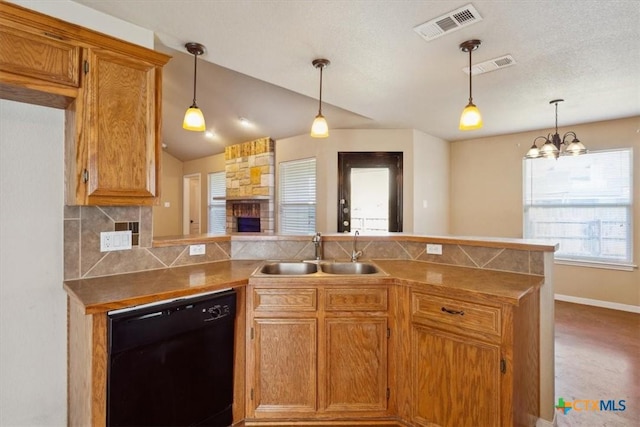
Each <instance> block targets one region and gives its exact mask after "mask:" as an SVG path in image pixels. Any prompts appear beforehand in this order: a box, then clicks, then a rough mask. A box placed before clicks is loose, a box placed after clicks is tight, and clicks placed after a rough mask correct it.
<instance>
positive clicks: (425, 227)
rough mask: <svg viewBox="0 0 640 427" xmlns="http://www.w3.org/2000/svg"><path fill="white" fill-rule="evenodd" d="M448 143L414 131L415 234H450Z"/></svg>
mask: <svg viewBox="0 0 640 427" xmlns="http://www.w3.org/2000/svg"><path fill="white" fill-rule="evenodd" d="M449 174H450V171H449V143H448V142H447V141H445V140H442V139H440V138H436V137H434V136H431V135H429V134H426V133H424V132H421V131H418V130H414V131H413V232H414V233H415V234H429V235H444V234H448V233H449Z"/></svg>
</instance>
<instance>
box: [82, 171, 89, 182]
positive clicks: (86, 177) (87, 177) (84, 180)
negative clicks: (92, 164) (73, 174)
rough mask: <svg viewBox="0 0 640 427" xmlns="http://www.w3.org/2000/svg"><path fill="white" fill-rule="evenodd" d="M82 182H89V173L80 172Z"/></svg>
mask: <svg viewBox="0 0 640 427" xmlns="http://www.w3.org/2000/svg"><path fill="white" fill-rule="evenodd" d="M82 182H89V171H88V170H86V169H84V170H83V171H82Z"/></svg>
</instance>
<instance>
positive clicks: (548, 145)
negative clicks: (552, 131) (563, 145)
mask: <svg viewBox="0 0 640 427" xmlns="http://www.w3.org/2000/svg"><path fill="white" fill-rule="evenodd" d="M540 152H541V153H542V157H545V158H551V157H553V158H556V159H557V158H558V155H559V154H560V151H558V148H557V147H556V146H555V145H553V143H552V142H551V141H547V142H545V144H544V145H543V146H542V148H541V149H540Z"/></svg>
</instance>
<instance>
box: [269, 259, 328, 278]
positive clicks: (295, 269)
mask: <svg viewBox="0 0 640 427" xmlns="http://www.w3.org/2000/svg"><path fill="white" fill-rule="evenodd" d="M317 271H318V265H317V264H313V263H309V262H270V263H267V264H265V265H263V266H262V268H260V273H262V274H279V275H292V276H295V275H303V274H313V273H316V272H317Z"/></svg>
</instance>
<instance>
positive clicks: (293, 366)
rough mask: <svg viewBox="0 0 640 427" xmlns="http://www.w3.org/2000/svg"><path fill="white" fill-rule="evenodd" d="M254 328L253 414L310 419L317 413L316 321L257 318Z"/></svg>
mask: <svg viewBox="0 0 640 427" xmlns="http://www.w3.org/2000/svg"><path fill="white" fill-rule="evenodd" d="M253 328H254V338H253V361H254V366H252V367H251V366H250V367H249V369H253V388H252V390H250V394H251V395H252V400H251V405H250V406H251V407H252V408H253V415H254V416H255V417H256V418H269V417H296V416H298V414H299V415H302V416H306V417H308V416H309V414H313V413H315V412H316V409H317V404H316V389H317V362H316V357H317V356H316V354H317V346H316V342H317V341H316V340H317V320H316V319H315V318H301V319H298V318H286V319H273V318H265V319H254V321H253ZM249 415H250V416H251V411H250V413H249Z"/></svg>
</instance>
